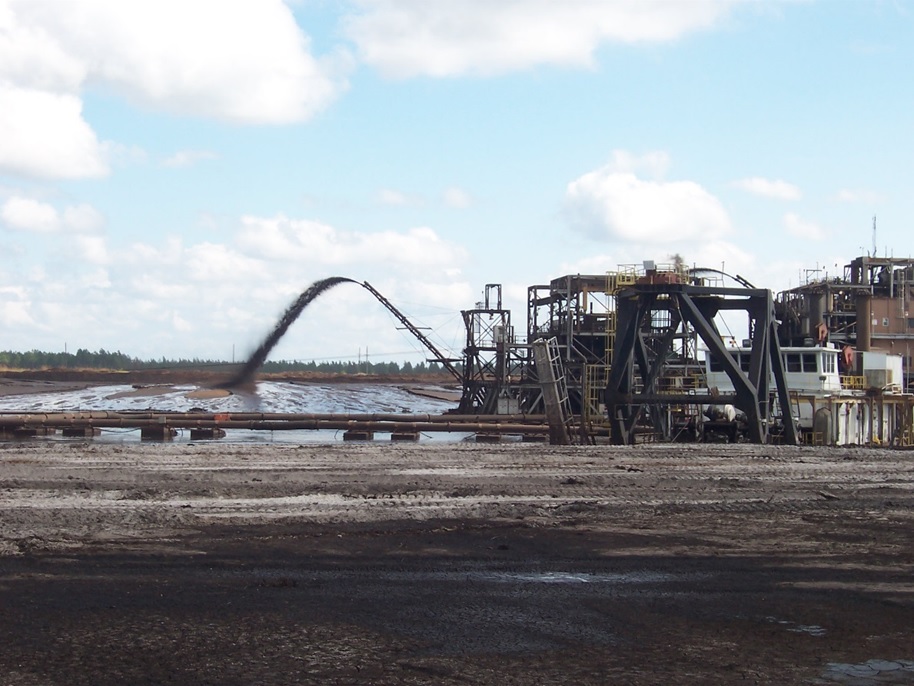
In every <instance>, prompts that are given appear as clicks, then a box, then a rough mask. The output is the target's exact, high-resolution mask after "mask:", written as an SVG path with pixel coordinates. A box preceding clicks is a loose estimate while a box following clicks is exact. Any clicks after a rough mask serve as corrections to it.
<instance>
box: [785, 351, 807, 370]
mask: <svg viewBox="0 0 914 686" xmlns="http://www.w3.org/2000/svg"><path fill="white" fill-rule="evenodd" d="M785 358H786V359H785V361H784V362H785V363H784V368H785V369H786V370H787V371H788V372H801V371H803V367H802V364H801V362H800V353H787V355H786V356H785Z"/></svg>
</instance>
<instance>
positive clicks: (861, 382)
mask: <svg viewBox="0 0 914 686" xmlns="http://www.w3.org/2000/svg"><path fill="white" fill-rule="evenodd" d="M840 378H841V388H844V389H846V390H849V391H862V390H864V389H866V377H865V376H848V375H842V376H841V377H840Z"/></svg>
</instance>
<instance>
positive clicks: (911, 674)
mask: <svg viewBox="0 0 914 686" xmlns="http://www.w3.org/2000/svg"><path fill="white" fill-rule="evenodd" d="M822 678H823V679H825V680H826V683H835V684H847V685H853V686H866V685H868V684H910V683H914V661H912V660H880V659H874V660H867V661H866V662H862V663H859V664H849V663H844V662H829V663H828V664H827V665H826V666H825V670H824V671H823V672H822Z"/></svg>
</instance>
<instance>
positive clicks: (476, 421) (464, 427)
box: [0, 412, 549, 435]
mask: <svg viewBox="0 0 914 686" xmlns="http://www.w3.org/2000/svg"><path fill="white" fill-rule="evenodd" d="M368 417H372V415H281V414H260V413H238V414H228V413H227V414H203V413H190V412H186V413H172V414H156V413H146V412H139V413H134V414H129V413H116V412H77V413H28V414H4V415H0V430H2V429H35V428H39V427H40V428H45V429H64V428H75V429H80V428H86V429H90V428H98V429H114V428H117V429H154V428H173V429H249V430H254V431H290V430H311V431H318V430H328V429H329V430H348V431H376V432H380V433H388V432H389V433H395V432H415V433H419V432H426V433H431V432H461V433H488V434H528V435H545V434H547V433H548V431H549V427H548V426H547V425H546V424H545V422H544V418H543V417H542V416H539V417H538V419H534V418H533V416H532V415H531V416H529V417H522V416H521V417H518V416H517V415H513V416H509V415H489V416H482V415H481V416H479V417H474V416H472V415H468V416H459V415H450V416H449V415H417V416H407V417H402V416H400V417H396V416H391V415H387V416H386V418H383V419H381V418H368ZM375 417H385V416H384V415H376V416H375Z"/></svg>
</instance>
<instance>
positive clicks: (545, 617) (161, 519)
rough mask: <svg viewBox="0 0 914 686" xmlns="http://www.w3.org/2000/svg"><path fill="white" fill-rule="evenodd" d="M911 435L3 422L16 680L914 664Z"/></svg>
mask: <svg viewBox="0 0 914 686" xmlns="http://www.w3.org/2000/svg"><path fill="white" fill-rule="evenodd" d="M912 506H914V453H908V452H892V451H883V450H874V449H863V448H852V449H819V448H815V449H814V448H783V447H781V448H779V447H771V446H713V445H703V446H643V447H638V448H610V447H571V448H557V447H549V446H536V445H529V444H501V445H469V444H441V443H435V444H419V445H407V444H386V443H381V442H378V443H374V444H365V445H356V444H334V445H326V446H320V445H307V446H277V445H272V446H271V445H264V446H250V445H231V444H218V443H206V444H204V443H199V444H195V445H194V444H192V445H189V446H188V445H183V446H179V445H157V444H142V445H137V444H134V445H129V444H121V445H111V444H107V445H102V444H92V443H84V442H78V441H77V442H73V443H65V442H56V443H43V442H31V443H4V444H0V684H4V685H6V684H9V685H15V686H19V685H29V686H32V685H36V686H37V685H45V684H97V685H104V684H112V685H113V684H168V683H174V684H238V685H241V684H311V683H313V684H499V685H509V684H608V683H612V684H615V683H618V684H699V683H700V684H732V683H750V684H752V683H757V684H890V683H892V684H905V683H914V575H912V572H914V507H912Z"/></svg>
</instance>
